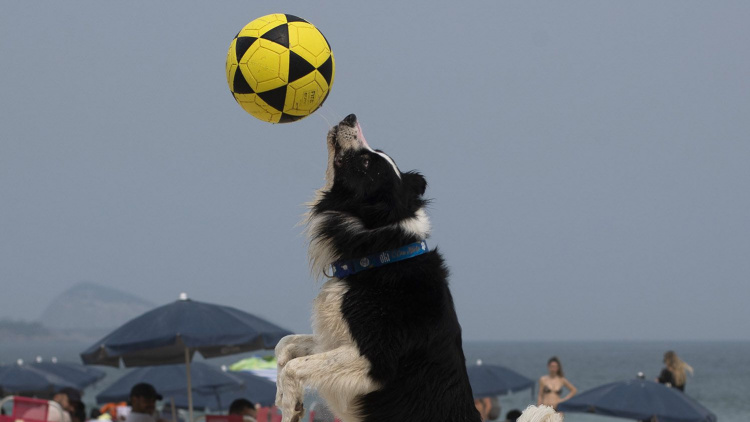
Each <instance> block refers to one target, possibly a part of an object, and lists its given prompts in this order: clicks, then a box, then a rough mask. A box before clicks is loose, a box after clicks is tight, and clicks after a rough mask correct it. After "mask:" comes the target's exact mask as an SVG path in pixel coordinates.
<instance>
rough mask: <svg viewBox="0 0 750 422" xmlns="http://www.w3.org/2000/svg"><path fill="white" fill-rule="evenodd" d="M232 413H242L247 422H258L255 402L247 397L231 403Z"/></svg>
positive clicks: (230, 412)
mask: <svg viewBox="0 0 750 422" xmlns="http://www.w3.org/2000/svg"><path fill="white" fill-rule="evenodd" d="M229 414H230V415H240V416H242V418H243V419H244V420H245V421H246V422H256V420H255V418H256V417H257V416H258V411H257V410H256V409H255V405H254V404H253V402H251V401H250V400H247V399H237V400H235V401H233V402H232V404H231V405H229Z"/></svg>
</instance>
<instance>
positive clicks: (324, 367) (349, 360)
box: [276, 346, 378, 422]
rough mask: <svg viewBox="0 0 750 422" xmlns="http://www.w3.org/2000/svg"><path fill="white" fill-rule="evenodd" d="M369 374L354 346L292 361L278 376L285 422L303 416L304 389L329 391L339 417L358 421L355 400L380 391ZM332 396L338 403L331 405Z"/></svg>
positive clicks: (279, 403)
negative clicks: (354, 406)
mask: <svg viewBox="0 0 750 422" xmlns="http://www.w3.org/2000/svg"><path fill="white" fill-rule="evenodd" d="M369 371H370V362H369V361H368V360H367V359H365V358H364V357H362V355H360V353H359V351H358V350H357V348H356V347H354V346H344V347H339V348H337V349H333V350H329V351H327V352H323V353H317V354H314V355H309V356H304V357H299V358H296V359H292V360H290V361H289V362H287V364H286V366H285V367H284V368H283V369H282V370H281V372H280V373H279V375H278V378H279V379H280V380H281V382H280V383H279V384H278V385H279V388H282V389H283V391H282V392H281V397H280V398H281V400H280V401H277V402H276V405H277V406H278V407H279V408H280V409H281V413H282V415H283V419H282V422H296V421H298V420H300V418H301V417H302V415H303V414H304V409H303V408H302V402H303V399H304V387H305V386H309V387H312V388H315V389H317V390H319V391H321V392H328V393H329V394H326V395H325V396H327V397H328V398H329V405H330V407H331V409H332V410H334V412H335V413H337V415H336V416H338V417H339V418H341V419H342V420H344V421H347V420H356V415H355V411H356V409H354V408H352V407H351V404H352V402H353V401H354V399H355V398H356V397H357V396H359V395H362V394H366V393H369V392H371V391H374V390H375V389H376V388H378V385H377V384H376V383H375V382H374V381H373V380H372V379H371V378H370V377H369V375H368V373H369ZM277 397H278V396H277ZM331 397H333V398H334V400H335V403H332V402H330V398H331Z"/></svg>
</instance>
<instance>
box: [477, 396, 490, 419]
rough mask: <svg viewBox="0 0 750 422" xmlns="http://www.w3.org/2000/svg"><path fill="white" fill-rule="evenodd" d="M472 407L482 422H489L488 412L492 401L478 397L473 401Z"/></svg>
mask: <svg viewBox="0 0 750 422" xmlns="http://www.w3.org/2000/svg"><path fill="white" fill-rule="evenodd" d="M474 406H475V407H476V408H477V411H478V412H479V416H481V417H482V422H485V421H488V420H490V411H491V410H492V400H490V398H489V397H479V398H475V399H474Z"/></svg>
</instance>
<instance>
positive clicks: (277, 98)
mask: <svg viewBox="0 0 750 422" xmlns="http://www.w3.org/2000/svg"><path fill="white" fill-rule="evenodd" d="M287 86H288V85H282V86H280V87H278V88H274V89H272V90H270V91H263V92H258V93H257V94H258V96H259V97H260V99H261V100H263V101H265V102H266V104H268V105H270V106H271V107H273V108H275V109H276V110H278V111H284V102H285V101H286V89H287Z"/></svg>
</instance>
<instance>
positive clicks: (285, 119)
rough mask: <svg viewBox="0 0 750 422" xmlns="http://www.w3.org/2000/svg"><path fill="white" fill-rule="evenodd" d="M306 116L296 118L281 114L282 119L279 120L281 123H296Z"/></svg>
mask: <svg viewBox="0 0 750 422" xmlns="http://www.w3.org/2000/svg"><path fill="white" fill-rule="evenodd" d="M303 117H305V116H294V115H291V114H286V113H281V118H280V119H279V123H291V122H296V121H297V120H299V119H301V118H303Z"/></svg>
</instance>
